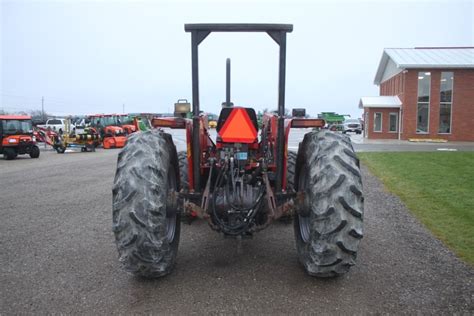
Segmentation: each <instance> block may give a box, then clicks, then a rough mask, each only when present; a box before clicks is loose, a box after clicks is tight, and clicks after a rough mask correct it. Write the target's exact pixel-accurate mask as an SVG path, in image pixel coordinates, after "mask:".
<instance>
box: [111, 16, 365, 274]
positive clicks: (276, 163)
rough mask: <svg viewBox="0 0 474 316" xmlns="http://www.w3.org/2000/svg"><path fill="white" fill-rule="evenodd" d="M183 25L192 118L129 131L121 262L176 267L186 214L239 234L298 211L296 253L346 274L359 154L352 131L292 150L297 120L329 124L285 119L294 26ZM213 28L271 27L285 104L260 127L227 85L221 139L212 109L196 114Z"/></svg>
mask: <svg viewBox="0 0 474 316" xmlns="http://www.w3.org/2000/svg"><path fill="white" fill-rule="evenodd" d="M185 30H186V31H187V32H190V33H191V48H192V83H193V85H192V87H193V111H192V112H193V117H192V120H191V119H187V118H176V117H174V118H155V119H153V121H152V125H153V126H154V127H155V128H154V129H152V130H150V131H146V132H142V133H136V134H133V135H132V136H130V138H129V140H128V143H127V145H126V146H125V148H124V149H123V150H122V151H121V153H120V154H119V157H118V161H117V171H116V174H115V179H114V185H113V190H112V193H113V231H114V233H115V239H116V244H117V248H118V252H119V258H120V262H121V263H122V265H123V267H124V268H125V270H126V271H128V272H130V273H132V274H134V275H138V276H144V277H160V276H163V275H166V274H168V273H169V272H171V270H172V268H173V266H174V264H175V261H176V255H177V250H178V243H179V236H180V223H181V220H180V219H181V217H182V216H191V215H197V216H198V217H200V218H203V219H205V220H206V221H207V222H208V223H209V225H210V227H211V228H212V229H214V230H216V231H218V232H220V233H222V234H223V235H225V236H227V237H236V238H239V239H240V238H242V237H251V236H252V235H253V234H254V233H255V232H258V231H260V230H262V229H264V228H266V227H267V226H268V225H270V224H271V223H272V222H273V221H275V220H277V219H279V218H281V217H283V216H285V217H286V216H293V217H294V231H295V237H296V248H297V253H298V259H299V261H300V263H301V264H302V265H303V267H304V268H305V269H306V271H307V273H308V274H310V275H312V276H317V277H332V276H337V275H341V274H344V273H346V272H347V271H348V270H349V268H350V267H351V266H353V265H354V264H355V260H356V256H357V250H358V246H359V243H360V240H361V238H362V228H363V225H362V218H363V200H364V198H363V193H362V182H361V174H360V170H359V160H358V158H357V156H356V155H355V153H354V149H353V147H352V145H351V142H350V139H349V138H348V137H347V136H345V135H340V134H336V133H332V132H330V131H325V130H321V131H311V132H308V133H307V134H306V135H305V136H304V139H303V140H302V141H301V143H300V145H299V149H298V152H291V151H288V146H287V144H288V135H289V132H290V129H291V128H315V129H314V130H317V129H319V128H321V127H323V126H324V124H325V122H324V120H322V119H307V118H304V117H297V118H287V119H285V117H284V114H285V69H286V68H285V63H286V58H285V56H286V35H287V33H289V32H291V31H292V30H293V26H292V25H288V24H186V25H185ZM211 32H265V33H267V34H268V35H270V37H271V38H272V39H273V40H274V41H275V42H276V43H277V44H278V45H279V47H280V57H279V94H278V96H279V97H278V112H277V113H276V114H266V115H265V116H264V117H263V123H262V127H261V128H260V130H259V128H258V125H257V117H256V114H255V110H254V109H252V108H245V107H233V106H232V103H231V102H230V89H229V84H228V85H227V86H228V88H227V98H226V102H225V104H224V107H223V108H222V111H221V113H220V115H219V118H218V123H217V128H216V130H217V138H216V139H215V140H213V139H211V137H210V135H209V133H208V130H207V129H208V126H207V124H206V122H207V118H206V116H205V115H199V114H198V113H200V111H199V110H200V108H199V88H198V78H199V76H198V46H199V44H200V43H201V42H202V41H203V40H204V39H205V38H206V37H207V36H208V35H209V34H210V33H211ZM229 68H230V67H228V69H229ZM229 77H230V71H228V76H227V81H228V82H230V79H229ZM161 127H167V128H177V129H185V130H186V136H187V150H186V151H184V152H177V150H176V147H175V145H174V144H173V140H172V136H171V134H168V133H166V132H165V131H164V130H163V129H161Z"/></svg>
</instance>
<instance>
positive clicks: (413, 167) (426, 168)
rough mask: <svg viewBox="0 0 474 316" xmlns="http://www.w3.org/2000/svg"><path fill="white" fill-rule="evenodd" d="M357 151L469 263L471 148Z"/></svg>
mask: <svg viewBox="0 0 474 316" xmlns="http://www.w3.org/2000/svg"><path fill="white" fill-rule="evenodd" d="M358 156H359V158H360V159H361V161H362V163H363V164H365V165H366V166H367V167H368V168H369V169H370V171H371V172H372V173H373V174H375V175H376V176H377V177H379V178H380V179H381V180H382V181H383V183H384V184H385V186H386V187H387V188H388V190H389V191H390V192H392V193H394V194H396V195H398V196H399V197H400V198H401V199H402V201H403V202H404V203H405V204H406V205H407V207H408V208H409V209H410V210H411V211H412V212H413V213H414V214H415V216H416V217H417V218H418V219H419V220H420V221H421V222H422V223H423V224H424V225H426V227H428V228H429V229H430V230H431V231H432V232H433V234H434V235H435V236H436V237H438V238H439V239H440V240H442V241H443V242H444V243H445V244H446V245H447V246H448V247H450V248H451V249H452V250H453V251H454V252H455V253H456V254H457V255H458V256H459V257H460V258H462V259H464V260H465V261H467V262H468V263H470V264H472V265H474V152H416V153H415V152H404V153H358Z"/></svg>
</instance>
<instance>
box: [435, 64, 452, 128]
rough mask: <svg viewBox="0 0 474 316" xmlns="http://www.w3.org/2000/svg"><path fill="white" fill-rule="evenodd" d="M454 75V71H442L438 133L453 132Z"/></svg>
mask: <svg viewBox="0 0 474 316" xmlns="http://www.w3.org/2000/svg"><path fill="white" fill-rule="evenodd" d="M453 76H454V74H453V73H452V72H442V73H441V83H440V89H439V90H440V92H439V93H440V104H439V127H438V133H440V134H449V133H451V106H452V104H453Z"/></svg>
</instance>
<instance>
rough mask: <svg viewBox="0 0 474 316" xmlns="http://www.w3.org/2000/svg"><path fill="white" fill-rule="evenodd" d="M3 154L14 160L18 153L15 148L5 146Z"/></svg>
mask: <svg viewBox="0 0 474 316" xmlns="http://www.w3.org/2000/svg"><path fill="white" fill-rule="evenodd" d="M3 156H4V157H5V159H6V160H13V159H15V158H16V157H17V156H18V153H17V152H16V150H15V149H13V148H4V149H3Z"/></svg>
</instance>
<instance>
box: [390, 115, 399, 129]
mask: <svg viewBox="0 0 474 316" xmlns="http://www.w3.org/2000/svg"><path fill="white" fill-rule="evenodd" d="M388 118H389V120H388V131H389V132H398V113H390V114H389V116H388Z"/></svg>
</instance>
